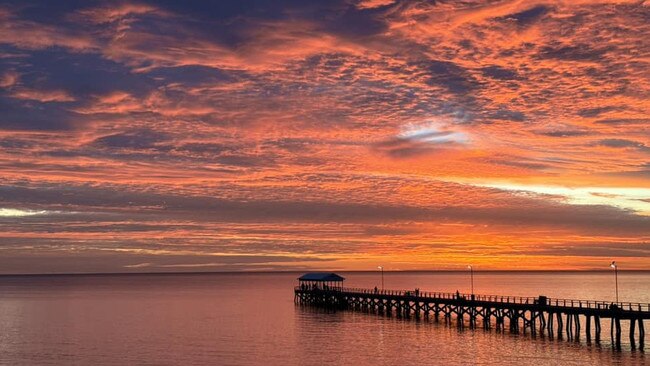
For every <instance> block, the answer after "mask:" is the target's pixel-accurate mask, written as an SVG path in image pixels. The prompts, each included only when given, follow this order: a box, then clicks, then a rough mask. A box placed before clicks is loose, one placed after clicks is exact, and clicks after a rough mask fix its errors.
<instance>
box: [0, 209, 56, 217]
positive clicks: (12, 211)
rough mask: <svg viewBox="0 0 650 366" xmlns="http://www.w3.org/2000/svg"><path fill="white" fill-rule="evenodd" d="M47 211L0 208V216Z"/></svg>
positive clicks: (17, 215)
mask: <svg viewBox="0 0 650 366" xmlns="http://www.w3.org/2000/svg"><path fill="white" fill-rule="evenodd" d="M48 213H49V211H45V210H21V209H17V208H0V217H24V216H36V215H46V214H48Z"/></svg>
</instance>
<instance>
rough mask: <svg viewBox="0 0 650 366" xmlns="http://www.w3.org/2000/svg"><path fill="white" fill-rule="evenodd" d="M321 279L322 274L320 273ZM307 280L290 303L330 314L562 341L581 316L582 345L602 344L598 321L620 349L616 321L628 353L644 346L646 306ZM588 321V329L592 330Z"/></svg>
mask: <svg viewBox="0 0 650 366" xmlns="http://www.w3.org/2000/svg"><path fill="white" fill-rule="evenodd" d="M320 275H323V274H320ZM317 277H318V276H311V277H309V278H311V279H312V280H311V281H308V282H306V281H304V280H301V283H300V285H299V286H296V287H295V291H294V292H295V296H294V301H295V302H296V303H298V304H301V305H308V306H317V307H324V308H330V309H349V310H360V311H366V312H376V313H378V314H382V315H386V316H396V317H403V318H411V317H413V318H416V319H420V318H421V317H422V318H425V319H429V318H431V317H432V318H433V319H434V320H435V321H436V322H438V321H440V319H442V320H443V321H444V322H445V323H447V324H450V325H451V324H452V323H453V321H455V322H456V324H457V326H458V327H461V328H462V327H465V326H469V327H470V328H477V324H480V326H481V327H482V328H484V329H491V328H492V327H493V326H494V327H495V328H496V329H497V330H500V331H505V328H506V324H507V327H508V329H509V331H510V332H512V333H519V332H523V333H524V334H525V333H526V331H529V332H530V333H531V334H533V335H536V334H540V335H547V336H549V337H551V338H552V337H555V336H557V337H558V338H559V339H562V338H563V337H566V338H567V339H569V340H579V339H580V337H581V335H582V333H581V332H582V329H581V321H580V317H583V318H584V325H585V329H584V335H585V337H586V340H587V342H588V343H589V342H591V340H592V339H593V340H594V341H595V342H597V343H599V342H600V340H601V333H602V327H601V320H602V319H610V320H611V322H610V324H611V325H610V339H611V341H612V345H614V346H616V347H617V348H620V347H621V333H622V327H621V321H629V325H630V326H629V338H630V345H631V348H633V349H634V348H636V346H637V342H636V334H637V330H636V328H637V325H638V346H639V348H640V349H643V347H644V340H645V329H644V326H643V320H645V319H650V304H641V303H629V302H619V303H613V302H609V301H593V300H571V299H552V298H547V297H545V296H539V297H519V296H500V295H471V294H461V293H444V292H426V291H419V290H415V291H411V290H407V291H396V290H379V289H377V288H375V289H363V288H348V287H343V286H342V284H343V280H344V279H343V278H342V277H340V276H339V277H340V278H341V279H340V282H338V283H337V284H336V285H334V286H331V285H326V284H325V282H321V281H319V280H318V279H316V280H313V279H314V278H317ZM592 320H593V327H592Z"/></svg>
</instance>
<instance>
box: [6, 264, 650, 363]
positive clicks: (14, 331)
mask: <svg viewBox="0 0 650 366" xmlns="http://www.w3.org/2000/svg"><path fill="white" fill-rule="evenodd" d="M343 275H344V276H345V277H347V281H346V285H348V286H364V287H374V286H376V285H379V283H380V277H379V274H378V273H343ZM296 277H297V274H286V273H285V274H174V275H102V276H27V277H0V364H2V365H355V366H362V365H416V364H425V365H612V364H614V365H643V364H650V357H649V356H650V355H647V354H645V353H643V352H642V351H639V350H630V347H629V344H628V343H625V344H624V345H623V350H622V351H614V350H612V348H611V345H610V343H609V339H608V338H609V326H608V325H607V326H605V325H604V326H603V337H604V339H603V341H602V342H601V344H600V345H597V344H590V345H587V344H586V342H585V341H584V335H583V337H582V339H583V340H582V341H581V342H570V341H566V340H564V341H562V340H557V339H554V340H552V339H548V338H545V337H540V336H539V335H538V336H537V337H536V338H533V337H532V336H530V335H514V334H509V333H508V332H507V331H506V332H505V333H499V332H496V331H494V330H492V331H484V330H482V329H479V330H469V329H464V330H459V329H457V328H456V327H454V326H452V327H448V326H445V325H444V323H439V324H436V323H433V322H429V321H419V322H416V321H414V320H400V319H395V318H384V317H381V316H378V315H372V314H364V313H357V312H347V311H340V312H333V313H327V312H322V311H315V310H310V309H306V308H301V307H297V306H295V305H294V303H293V285H294V284H295V282H296V281H295V279H296ZM474 281H475V292H476V293H481V294H507V295H522V296H537V295H546V296H549V297H561V298H576V299H601V300H611V299H613V297H614V276H613V273H607V272H604V273H506V272H504V273H481V272H476V273H475V278H474ZM385 286H386V288H391V289H411V288H415V287H419V288H420V289H422V290H425V291H426V290H430V291H450V292H455V291H456V290H460V291H461V292H463V291H468V290H469V289H468V287H469V276H468V274H467V273H435V272H433V273H386V274H385ZM619 286H620V298H621V301H633V302H646V303H650V273H639V272H636V273H630V272H621V273H619ZM626 323H627V322H626ZM582 329H583V331H584V326H583V328H582ZM646 329H649V330H650V322H647V323H646ZM648 333H650V332H648ZM623 334H624V335H626V333H623ZM626 338H627V337H624V340H625V341H626V342H627V339H626ZM648 348H650V336H648V337H646V349H648Z"/></svg>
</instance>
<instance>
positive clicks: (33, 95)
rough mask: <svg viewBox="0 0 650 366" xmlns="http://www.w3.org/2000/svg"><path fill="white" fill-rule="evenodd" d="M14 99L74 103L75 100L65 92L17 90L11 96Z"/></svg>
mask: <svg viewBox="0 0 650 366" xmlns="http://www.w3.org/2000/svg"><path fill="white" fill-rule="evenodd" d="M11 97H12V98H16V99H26V100H35V101H39V102H43V103H48V102H74V101H75V98H74V97H73V96H71V95H69V94H68V93H67V92H66V91H65V90H34V89H22V88H21V89H17V90H16V91H14V92H13V93H12V94H11Z"/></svg>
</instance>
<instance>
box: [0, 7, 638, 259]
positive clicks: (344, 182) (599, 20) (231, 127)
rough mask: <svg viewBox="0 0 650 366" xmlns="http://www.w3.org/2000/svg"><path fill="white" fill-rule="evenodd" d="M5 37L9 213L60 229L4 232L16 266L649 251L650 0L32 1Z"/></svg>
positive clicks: (3, 198) (1, 122) (11, 221)
mask: <svg viewBox="0 0 650 366" xmlns="http://www.w3.org/2000/svg"><path fill="white" fill-rule="evenodd" d="M0 20H1V22H0V70H3V72H2V73H0V85H2V88H3V90H2V93H1V94H0V110H2V115H1V116H0V147H2V149H0V171H1V172H2V174H0V187H1V188H0V207H3V208H7V209H9V208H10V209H13V210H21V211H20V212H47V213H49V214H43V215H27V216H16V215H13V216H9V215H5V216H3V217H2V218H1V220H2V223H3V233H2V234H1V235H0V236H2V242H3V250H4V251H3V253H2V254H3V256H0V257H2V258H5V254H7V256H6V258H12V259H11V260H14V261H15V263H17V264H20V263H22V264H23V265H24V268H29V266H31V265H33V266H34V267H33V268H39V269H40V270H44V271H45V270H52V271H66V268H69V269H70V270H79V271H88V270H92V268H96V269H97V270H106V271H110V270H124V269H127V270H174V269H178V270H182V269H183V268H185V270H187V268H199V269H202V268H204V269H213V270H214V269H219V270H246V269H277V268H307V267H312V268H315V267H318V266H320V265H325V266H331V267H336V268H355V269H359V268H365V267H364V266H366V265H370V264H372V263H374V262H387V261H388V260H389V259H391V258H394V260H395V261H400V262H402V263H404V267H405V268H416V267H418V268H421V267H423V266H430V263H431V261H435V262H436V263H440V265H441V266H443V267H444V266H453V265H454V262H466V261H468V260H470V259H472V260H474V259H475V260H479V261H480V260H481V258H483V259H482V260H483V261H486V259H485V258H491V259H490V262H489V263H485V265H486V266H492V268H496V267H499V265H502V264H503V263H512V262H516V263H534V265H539V266H547V267H549V266H556V267H562V268H587V267H588V266H589V264H590V263H591V262H590V260H591V259H590V256H589V255H587V254H586V249H584V248H588V247H589V246H593V247H594V248H600V249H598V251H600V252H602V253H610V252H611V253H613V252H614V251H615V250H616V248H617V247H620V248H621V251H624V250H625V253H628V254H630V253H633V252H634V251H633V250H632V249H630V248H628V247H627V245H628V244H629V243H643V242H644V241H647V240H648V235H647V227H648V222H647V220H648V216H647V211H648V210H647V205H648V202H647V199H648V198H647V195H646V193H645V187H647V185H648V184H647V180H648V177H649V175H648V167H647V166H646V165H647V164H646V162H647V154H646V153H647V151H648V150H647V149H648V146H649V144H650V141H648V138H647V136H648V131H647V126H648V122H649V120H648V118H647V116H648V114H649V113H650V111H649V110H648V103H647V100H648V97H649V96H650V95H649V94H648V78H647V65H646V63H645V61H644V60H646V59H648V54H647V53H648V52H647V51H646V50H648V49H650V48H649V47H648V39H650V38H649V37H648V34H650V26H649V25H648V24H649V23H648V21H647V6H645V5H643V4H640V3H638V2H634V1H630V2H625V1H620V2H599V1H553V2H549V1H538V2H535V3H530V2H525V1H500V2H472V1H460V2H421V1H410V0H407V1H400V2H393V1H354V2H349V1H331V2H326V3H325V2H322V3H313V2H295V1H280V2H270V1H267V2H264V1H262V2H257V3H256V4H255V6H245V5H242V4H239V3H234V2H232V1H218V2H168V1H164V2H156V3H152V2H137V3H128V4H127V3H114V4H109V3H107V2H94V3H83V4H81V3H79V4H75V3H70V4H65V5H63V4H49V3H46V2H44V1H39V0H35V1H31V2H29V4H25V5H20V6H16V5H6V6H3V7H2V9H1V10H0ZM481 184H482V185H483V186H480V185H481ZM486 185H489V186H486ZM549 187H550V188H549ZM635 192H636V193H635ZM638 192H642V194H638ZM53 212H61V213H63V212H65V213H66V214H56V215H54V214H51V213H53ZM630 245H631V244H630ZM21 248H22V249H21ZM25 248H31V249H25ZM603 248H606V249H603ZM626 248H627V249H626ZM545 249H548V250H547V251H545ZM138 253H140V254H138ZM144 253H146V255H145V254H144ZM243 253H245V254H246V255H250V256H252V257H253V258H255V260H251V261H247V260H246V259H245V258H238V259H237V260H232V261H231V262H229V261H228V260H226V259H224V258H225V256H226V255H236V254H243ZM301 253H302V254H305V253H308V254H309V256H310V258H309V259H305V261H301V260H298V261H294V260H293V258H298V257H299V256H298V254H301ZM563 253H573V254H575V256H576V257H571V258H566V257H568V256H567V255H565V254H563ZM217 254H218V255H221V256H222V257H224V258H221V257H219V256H218V255H217ZM312 254H313V255H312ZM32 255H33V256H34V258H37V259H34V260H33V261H31V260H30V256H32ZM173 255H179V256H180V257H173ZM210 255H212V256H213V257H219V258H213V257H210ZM159 256H170V257H165V258H164V259H162V257H159ZM194 256H196V260H194V259H193V258H194ZM265 256H266V257H271V256H273V257H278V258H282V259H283V260H282V261H273V260H264V258H262V257H265ZM257 257H260V258H257ZM20 258H22V259H20ZM54 258H72V259H63V260H62V261H61V262H60V263H59V262H58V261H57V260H54ZM317 258H321V259H323V258H324V259H327V261H326V262H327V263H326V264H321V263H320V262H318V260H316V259H317ZM628 258H629V260H630V261H631V262H630V263H631V267H634V266H636V267H635V268H645V269H647V268H648V264H647V263H645V262H643V261H642V260H641V259H639V260H635V259H634V258H633V256H631V255H630V256H629V257H628ZM640 258H641V257H640ZM84 259H87V261H88V262H87V264H85V263H83V261H84ZM284 259H286V261H284ZM11 260H10V259H7V260H6V262H10V261H11ZM50 262H52V263H50ZM17 264H16V265H14V267H11V268H14V269H15V270H20V268H18V267H16V266H17ZM141 264H146V265H147V267H145V266H144V265H142V266H140V265H141ZM128 266H135V267H128ZM337 266H338V267H337ZM531 266H532V264H531ZM139 267H141V268H139ZM631 267H630V268H631Z"/></svg>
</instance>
